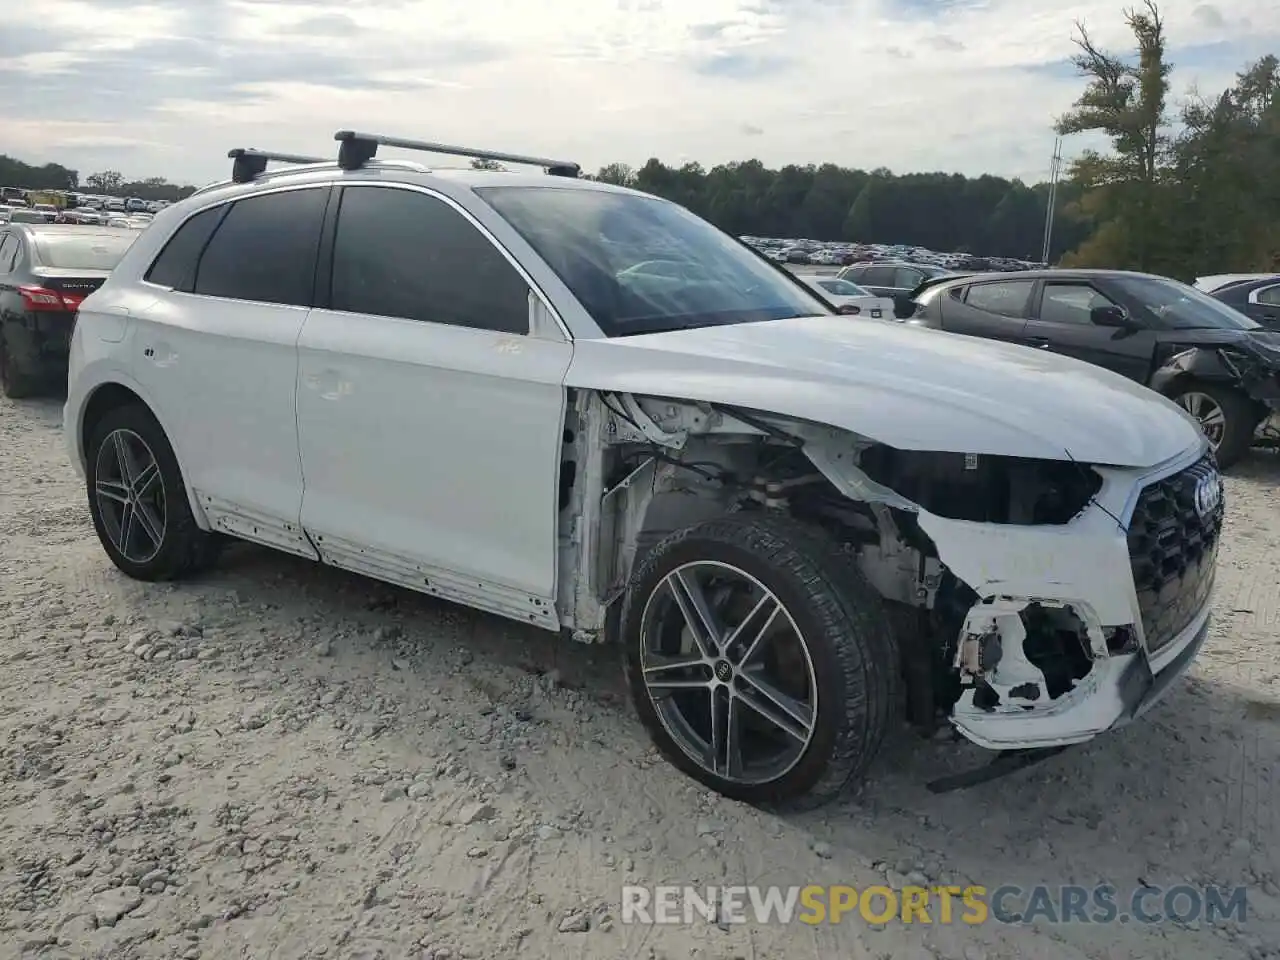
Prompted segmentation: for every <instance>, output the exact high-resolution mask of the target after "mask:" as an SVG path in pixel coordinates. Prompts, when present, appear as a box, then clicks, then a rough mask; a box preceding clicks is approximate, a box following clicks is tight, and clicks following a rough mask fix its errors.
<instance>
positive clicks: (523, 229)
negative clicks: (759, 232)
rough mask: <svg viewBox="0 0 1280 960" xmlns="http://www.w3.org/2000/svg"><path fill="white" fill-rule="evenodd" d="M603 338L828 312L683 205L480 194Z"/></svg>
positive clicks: (622, 198)
mask: <svg viewBox="0 0 1280 960" xmlns="http://www.w3.org/2000/svg"><path fill="white" fill-rule="evenodd" d="M476 192H477V193H479V194H480V195H481V196H483V197H484V199H485V200H486V201H487V202H488V203H489V204H490V205H491V206H492V207H493V208H494V210H496V211H497V212H498V214H499V215H500V216H501V217H502V218H503V219H504V220H506V221H507V222H508V223H510V224H511V226H512V227H513V228H515V230H516V231H517V232H518V233H519V234H520V235H521V236H522V237H523V238H524V239H525V240H526V241H527V242H528V243H529V245H530V246H531V247H533V249H534V250H535V251H537V253H538V254H539V256H541V257H542V258H543V259H544V260H546V262H547V264H548V265H549V266H550V267H551V269H553V270H554V271H555V272H556V274H557V275H558V276H559V277H560V279H561V280H562V281H563V282H564V284H565V286H567V287H568V288H569V289H570V290H571V291H572V292H573V294H574V296H575V297H577V298H578V300H579V302H580V303H581V304H582V305H583V307H584V308H585V309H586V310H587V312H588V313H590V314H591V316H592V318H593V319H594V320H595V321H596V323H597V324H598V325H599V326H600V329H601V330H603V331H604V334H605V336H608V337H626V336H634V335H636V334H642V333H657V332H660V331H663V330H686V329H690V328H692V327H707V326H715V325H719V324H731V323H752V322H757V321H765V320H781V319H783V318H786V317H803V316H814V315H829V314H830V313H831V308H830V307H829V306H828V305H827V304H826V303H824V302H823V301H822V300H820V299H818V297H817V296H815V295H813V294H810V293H809V292H808V291H807V290H806V289H805V288H804V287H803V286H801V284H799V283H798V282H796V281H793V280H791V279H789V278H788V277H787V276H785V275H783V274H782V273H781V272H780V270H779V268H778V267H775V266H773V265H772V264H771V263H770V262H769V261H768V260H766V259H764V258H763V257H761V256H759V255H758V254H756V253H754V252H752V250H751V249H750V248H748V247H747V246H745V245H744V244H742V243H740V242H738V241H736V240H734V239H733V238H732V237H730V236H729V235H728V234H725V233H722V232H721V231H719V230H717V229H716V228H715V227H713V226H712V225H711V224H709V223H707V222H706V221H705V220H702V219H700V218H699V217H696V216H694V215H693V214H692V213H690V212H689V211H687V210H685V209H684V208H683V207H679V206H677V205H675V204H673V203H668V202H667V201H665V200H659V199H657V198H654V197H647V196H643V195H641V194H630V193H613V192H612V191H604V190H573V189H565V188H563V187H479V188H477V189H476Z"/></svg>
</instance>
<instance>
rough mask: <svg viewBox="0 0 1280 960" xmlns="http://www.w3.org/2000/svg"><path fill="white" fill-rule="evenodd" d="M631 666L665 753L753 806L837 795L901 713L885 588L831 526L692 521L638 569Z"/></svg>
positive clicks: (630, 604)
mask: <svg viewBox="0 0 1280 960" xmlns="http://www.w3.org/2000/svg"><path fill="white" fill-rule="evenodd" d="M621 634H622V639H623V643H624V650H625V660H626V671H627V678H628V683H629V686H630V689H631V694H632V697H633V700H634V702H635V704H636V709H637V712H638V713H639V715H640V719H641V721H642V722H643V723H644V724H645V726H646V728H647V729H648V731H649V733H650V735H651V736H652V738H653V740H654V742H655V743H656V745H657V746H658V748H659V749H660V750H661V751H662V753H663V754H664V755H665V756H666V757H667V758H668V759H669V760H670V761H671V762H672V763H673V764H674V765H675V766H677V767H678V768H680V769H681V770H683V771H684V772H685V773H687V774H689V775H690V776H692V777H694V778H695V779H697V780H699V781H701V782H702V783H704V784H706V785H707V786H709V787H711V788H712V789H714V790H716V791H718V792H720V793H723V794H725V795H726V796H729V797H733V798H734V799H738V800H743V801H746V802H751V803H771V804H780V803H792V804H794V803H804V804H806V805H816V804H820V803H823V802H826V801H829V800H831V799H834V798H835V797H836V796H837V795H839V793H840V792H841V790H842V788H843V787H844V786H845V785H846V784H847V783H849V782H850V781H851V780H853V779H855V778H856V777H858V776H859V775H861V774H862V773H863V772H864V771H865V769H866V767H867V765H868V764H869V763H870V762H871V760H872V759H873V758H874V757H875V755H876V753H877V751H878V749H879V747H880V745H881V742H882V741H883V739H884V736H885V734H886V732H887V730H888V728H889V726H890V724H891V722H892V720H893V718H894V717H896V716H897V714H898V710H897V700H898V696H899V690H900V683H901V681H900V677H899V672H898V671H899V663H898V656H897V647H896V642H895V640H894V636H893V633H892V631H891V629H890V626H889V622H888V620H887V617H886V614H885V610H884V607H883V604H882V602H881V600H880V598H879V596H878V595H877V594H876V593H875V592H874V590H872V588H871V587H870V585H869V584H868V583H867V582H866V580H865V579H864V578H863V576H862V573H861V571H860V570H859V569H858V568H857V567H856V566H855V565H854V563H853V562H852V561H851V559H850V558H848V557H846V556H845V555H844V554H843V553H841V552H840V550H839V547H838V546H837V545H836V544H835V543H834V542H833V541H832V540H831V539H830V538H828V537H827V536H826V535H825V534H823V533H822V532H821V531H815V530H812V529H810V528H808V527H805V526H803V525H801V524H798V523H796V522H795V521H793V520H791V519H789V518H786V517H775V516H763V515H759V514H754V515H753V514H741V515H735V516H733V517H728V518H725V519H720V520H714V521H710V522H708V523H704V524H700V525H697V526H694V527H691V528H689V529H686V530H683V531H680V532H678V533H675V534H673V535H671V536H670V537H668V538H667V539H666V540H664V541H663V542H662V543H660V544H658V545H657V546H656V547H654V549H653V551H652V552H651V553H650V554H649V555H648V557H647V558H646V560H645V562H644V563H643V565H642V566H641V567H640V569H639V570H638V571H637V572H636V574H635V576H634V578H633V580H632V584H631V588H630V591H629V593H628V597H627V600H626V605H625V607H624V610H623V613H622V622H621Z"/></svg>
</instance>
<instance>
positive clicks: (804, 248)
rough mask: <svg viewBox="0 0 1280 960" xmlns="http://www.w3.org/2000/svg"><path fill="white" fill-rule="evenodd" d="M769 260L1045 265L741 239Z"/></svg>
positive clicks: (891, 248) (879, 247) (916, 250)
mask: <svg viewBox="0 0 1280 960" xmlns="http://www.w3.org/2000/svg"><path fill="white" fill-rule="evenodd" d="M738 239H739V240H741V241H742V242H743V243H745V244H747V246H749V247H752V248H753V249H756V250H759V251H760V252H761V253H763V254H764V255H765V256H766V257H768V258H769V259H770V260H774V261H776V262H778V263H792V264H801V265H809V266H848V265H850V264H854V263H863V262H877V261H884V262H894V263H897V262H908V263H916V264H922V265H925V266H932V267H943V268H946V269H950V270H984V271H1013V270H1030V269H1033V268H1035V267H1043V266H1046V264H1043V263H1034V262H1030V261H1026V260H1015V259H1013V258H1010V257H978V256H974V255H972V254H968V253H937V252H935V251H933V250H927V249H925V248H924V247H914V246H909V245H906V244H884V243H842V242H832V241H821V240H784V239H780V238H775V237H749V236H748V237H739V238H738Z"/></svg>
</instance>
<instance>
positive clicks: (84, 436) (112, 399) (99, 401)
mask: <svg viewBox="0 0 1280 960" xmlns="http://www.w3.org/2000/svg"><path fill="white" fill-rule="evenodd" d="M131 403H136V404H139V405H140V406H143V407H146V408H147V409H148V410H150V409H151V408H150V407H147V404H146V401H144V400H143V399H142V398H141V397H140V396H138V395H137V394H136V393H134V392H133V391H132V390H130V389H129V388H128V387H125V386H121V385H120V384H118V383H104V384H103V385H102V386H100V387H98V388H97V389H96V390H94V391H93V393H92V394H91V395H90V396H89V401H88V403H86V404H85V406H84V416H83V417H81V418H80V453H81V455H82V456H84V457H88V455H89V439H90V438H91V437H92V436H93V431H94V430H95V429H97V426H98V424H99V423H100V422H101V421H102V418H103V417H105V416H106V415H107V414H108V413H109V412H110V411H112V410H115V409H117V408H119V407H123V406H126V405H128V404H131Z"/></svg>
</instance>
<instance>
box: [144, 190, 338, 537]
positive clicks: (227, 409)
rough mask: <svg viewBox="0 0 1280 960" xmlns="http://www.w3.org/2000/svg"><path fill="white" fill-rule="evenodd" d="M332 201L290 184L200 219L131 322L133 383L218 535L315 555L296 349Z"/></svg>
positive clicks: (170, 255) (162, 266) (171, 245)
mask: <svg viewBox="0 0 1280 960" xmlns="http://www.w3.org/2000/svg"><path fill="white" fill-rule="evenodd" d="M328 198H329V188H328V187H308V188H305V189H297V188H291V189H285V190H277V191H274V192H270V193H263V194H259V195H255V196H251V197H246V198H244V199H241V200H236V201H234V202H233V203H230V204H223V205H221V206H218V207H214V208H211V209H209V210H205V211H202V212H200V213H197V214H195V215H194V216H193V217H191V218H190V219H189V220H187V221H186V223H184V224H183V225H182V226H181V227H180V228H179V229H178V231H177V232H176V233H175V234H174V236H173V237H171V238H170V240H169V242H168V243H167V244H166V245H165V248H164V250H163V251H161V253H160V256H159V257H158V258H157V259H156V261H155V263H154V264H153V265H152V266H151V268H150V270H148V271H147V275H146V280H147V282H148V283H150V284H152V285H153V286H152V289H153V290H154V292H155V293H156V299H155V300H154V302H152V303H150V304H149V305H147V306H145V307H144V308H142V309H141V310H135V311H134V314H133V316H134V317H135V319H136V323H137V327H136V334H135V336H134V337H133V340H132V343H133V347H132V363H133V370H134V374H135V376H136V377H137V378H138V380H139V382H140V383H141V384H142V386H143V387H144V388H145V389H146V391H147V392H148V393H149V394H151V395H153V396H154V397H155V399H156V402H157V406H158V408H159V409H160V410H163V411H164V412H165V414H166V419H167V421H168V422H167V423H166V424H165V425H166V427H167V428H168V433H169V437H170V439H171V440H172V442H173V443H174V445H175V450H176V452H177V454H178V459H179V462H180V463H181V465H182V471H183V475H184V477H185V479H186V481H187V483H188V484H189V485H190V486H191V488H192V489H193V490H194V492H195V496H196V498H197V501H198V502H199V504H200V506H201V508H202V509H203V510H204V512H205V513H206V515H207V516H208V518H209V520H210V522H211V523H212V524H213V526H214V528H215V529H220V530H224V531H226V532H228V533H231V534H234V535H236V536H239V537H243V538H245V539H247V540H256V541H258V542H261V543H267V544H270V545H272V546H275V547H278V548H280V549H283V550H289V551H291V552H294V553H299V554H302V555H304V556H309V557H314V556H315V552H314V551H313V550H312V549H311V548H310V546H309V545H308V544H307V543H306V540H305V538H304V537H303V536H302V533H301V529H300V527H299V523H298V517H299V511H300V509H301V505H302V470H301V467H300V465H299V462H298V432H297V421H296V418H295V415H294V392H295V390H296V386H297V370H298V357H297V346H296V344H297V340H298V334H299V333H300V332H301V331H302V324H303V321H304V320H305V319H306V316H307V311H308V309H309V305H310V303H311V297H312V288H313V285H314V281H315V265H316V253H317V250H318V248H319V242H320V234H321V224H322V222H323V220H324V211H325V205H326V203H327V202H328Z"/></svg>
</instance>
